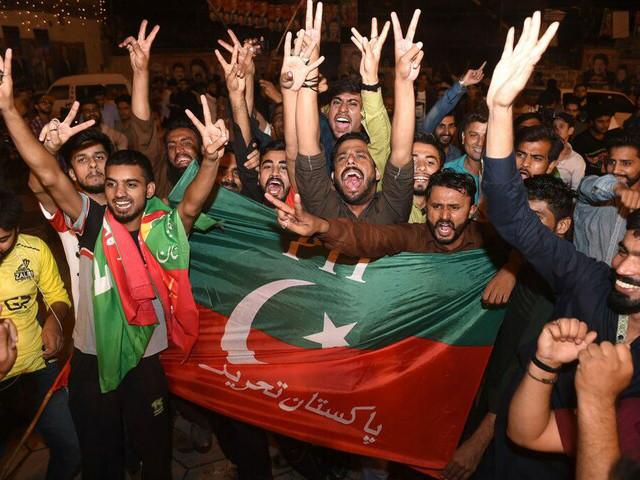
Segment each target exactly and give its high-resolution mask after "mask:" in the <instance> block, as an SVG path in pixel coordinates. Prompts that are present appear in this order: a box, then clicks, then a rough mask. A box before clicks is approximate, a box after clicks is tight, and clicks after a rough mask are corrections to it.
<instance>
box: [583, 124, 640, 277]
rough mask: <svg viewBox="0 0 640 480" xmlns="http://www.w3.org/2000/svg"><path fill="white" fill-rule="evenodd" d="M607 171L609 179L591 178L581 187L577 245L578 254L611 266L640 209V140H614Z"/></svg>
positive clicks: (633, 138) (625, 136)
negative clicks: (630, 220)
mask: <svg viewBox="0 0 640 480" xmlns="http://www.w3.org/2000/svg"><path fill="white" fill-rule="evenodd" d="M606 169H607V174H606V175H603V176H601V177H599V176H597V175H590V176H588V177H585V178H584V179H583V180H582V182H581V183H580V187H579V189H578V202H577V204H576V210H575V213H574V220H575V234H574V243H575V246H576V248H577V249H578V251H580V252H582V253H584V254H586V255H589V256H590V257H592V258H595V259H596V260H600V261H603V262H605V263H607V264H609V265H610V264H611V262H612V260H613V257H614V256H615V255H616V253H617V252H618V245H619V243H620V241H621V240H622V239H623V238H624V235H625V225H626V221H627V216H628V215H629V212H630V211H633V210H635V209H637V208H639V207H640V182H638V180H640V139H639V138H638V137H636V136H632V135H629V134H626V135H623V136H618V137H614V138H613V139H612V140H611V141H610V143H609V159H608V160H607V163H606Z"/></svg>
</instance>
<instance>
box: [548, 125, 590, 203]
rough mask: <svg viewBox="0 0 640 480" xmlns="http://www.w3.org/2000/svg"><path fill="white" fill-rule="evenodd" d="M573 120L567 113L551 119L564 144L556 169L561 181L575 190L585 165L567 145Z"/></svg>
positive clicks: (580, 157) (572, 131)
mask: <svg viewBox="0 0 640 480" xmlns="http://www.w3.org/2000/svg"><path fill="white" fill-rule="evenodd" d="M574 126H575V120H574V119H573V117H572V116H571V115H570V114H568V113H564V112H561V113H556V115H555V116H554V117H553V129H554V130H555V131H556V133H557V134H558V136H559V137H560V138H561V139H562V141H563V142H564V148H563V149H562V152H560V156H559V157H558V165H556V168H557V169H558V172H559V173H560V177H561V178H562V181H563V182H564V183H566V184H567V185H569V186H570V187H571V188H572V189H574V190H576V189H577V188H578V185H580V180H582V177H584V172H585V169H586V168H587V165H586V164H585V162H584V159H583V158H582V156H581V155H580V154H579V153H577V152H575V151H574V150H573V147H572V146H571V144H570V143H569V138H571V136H572V135H573V133H574V131H575V130H574V129H575V127H574Z"/></svg>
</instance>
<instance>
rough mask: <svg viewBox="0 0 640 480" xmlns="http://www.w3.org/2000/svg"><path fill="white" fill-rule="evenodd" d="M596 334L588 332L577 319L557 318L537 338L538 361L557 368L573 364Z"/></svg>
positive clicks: (583, 324)
mask: <svg viewBox="0 0 640 480" xmlns="http://www.w3.org/2000/svg"><path fill="white" fill-rule="evenodd" d="M596 336H597V333H596V332H593V331H591V332H589V331H588V327H587V324H586V323H584V322H581V321H580V320H578V319H577V318H559V319H558V320H555V321H553V322H549V323H547V324H546V325H545V326H544V328H543V329H542V333H541V334H540V336H539V337H538V351H537V352H536V356H537V357H538V359H539V360H540V361H541V362H543V363H545V364H547V365H549V366H550V367H553V368H557V367H559V366H560V365H562V364H563V363H570V362H573V361H574V360H575V359H577V358H578V354H579V353H580V352H581V351H582V350H584V349H585V348H587V347H588V346H589V345H590V344H591V343H593V341H594V340H595V339H596Z"/></svg>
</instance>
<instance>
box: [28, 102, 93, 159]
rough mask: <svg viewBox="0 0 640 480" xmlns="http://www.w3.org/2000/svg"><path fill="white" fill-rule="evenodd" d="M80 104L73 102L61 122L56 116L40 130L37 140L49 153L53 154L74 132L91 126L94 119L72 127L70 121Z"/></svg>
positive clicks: (74, 116)
mask: <svg viewBox="0 0 640 480" xmlns="http://www.w3.org/2000/svg"><path fill="white" fill-rule="evenodd" d="M79 106H80V104H79V103H78V102H73V105H72V106H71V110H69V113H68V114H67V117H66V118H65V119H64V121H63V122H60V120H58V119H57V118H54V119H53V120H51V121H50V122H49V123H47V124H46V125H45V126H44V127H43V129H42V131H41V132H40V136H39V137H38V140H40V141H41V142H42V144H43V145H44V148H46V149H47V152H49V153H50V154H51V155H55V154H56V153H57V152H58V151H59V150H60V149H61V148H62V146H63V145H64V144H65V143H66V142H67V140H69V138H71V137H72V136H74V135H75V134H76V133H78V132H81V131H83V130H86V129H87V128H89V127H91V126H92V125H93V124H94V123H96V122H95V120H87V121H86V122H83V123H79V124H78V125H76V126H74V127H72V126H71V123H72V122H73V120H74V119H75V118H76V115H77V114H78V108H79Z"/></svg>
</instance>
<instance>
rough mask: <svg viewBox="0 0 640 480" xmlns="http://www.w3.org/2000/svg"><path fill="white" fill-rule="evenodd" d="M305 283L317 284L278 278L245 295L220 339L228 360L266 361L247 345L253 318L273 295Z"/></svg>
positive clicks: (243, 362) (250, 362) (230, 361)
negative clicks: (257, 356)
mask: <svg viewBox="0 0 640 480" xmlns="http://www.w3.org/2000/svg"><path fill="white" fill-rule="evenodd" d="M305 285H315V284H314V283H311V282H306V281H304V280H296V279H293V278H288V279H285V280H276V281H275V282H271V283H267V284H266V285H262V286H261V287H258V288H256V289H255V290H253V291H252V292H250V293H249V294H248V295H247V296H246V297H244V298H243V299H242V300H241V301H240V303H238V305H236V308H234V309H233V312H231V316H230V317H229V320H227V325H226V327H225V329H224V335H223V336H222V340H221V341H220V347H221V348H222V350H224V351H225V352H227V361H228V362H229V363H232V364H258V363H265V362H261V361H260V360H258V359H257V358H256V356H255V353H254V352H253V351H252V350H249V347H248V345H247V339H248V338H249V333H250V332H251V325H252V324H253V320H254V319H255V317H256V315H257V314H258V312H259V311H260V309H261V308H262V306H263V305H264V304H265V303H267V301H268V300H269V299H270V298H271V297H273V296H274V295H276V294H277V293H280V292H281V291H283V290H286V289H287V288H291V287H303V286H305Z"/></svg>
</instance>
